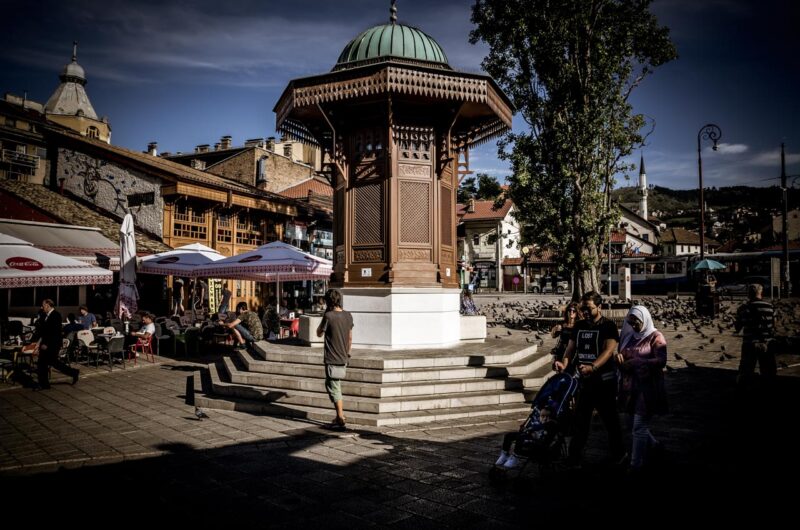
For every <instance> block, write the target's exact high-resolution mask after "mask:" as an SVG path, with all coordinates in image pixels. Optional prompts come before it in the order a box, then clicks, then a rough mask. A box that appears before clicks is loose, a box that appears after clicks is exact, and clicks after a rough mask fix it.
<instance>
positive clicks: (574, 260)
mask: <svg viewBox="0 0 800 530" xmlns="http://www.w3.org/2000/svg"><path fill="white" fill-rule="evenodd" d="M648 7H649V1H645V0H584V1H581V2H576V1H575V0H477V1H476V3H475V5H474V6H473V11H472V21H473V23H474V24H475V26H476V27H475V29H474V30H473V31H472V33H471V35H470V39H471V41H472V42H473V43H475V42H478V41H484V42H486V43H487V44H488V45H489V54H488V56H487V57H486V58H485V59H484V61H483V68H484V69H485V70H486V71H487V72H488V73H489V75H491V76H492V77H494V79H495V80H497V82H498V83H499V84H500V86H501V87H502V88H503V89H504V90H505V91H506V93H507V94H508V96H509V97H510V98H511V100H512V101H513V103H514V105H515V106H516V108H517V110H518V111H519V113H520V115H521V117H522V118H523V120H524V121H525V122H526V123H527V125H528V129H527V130H526V131H523V132H519V133H513V132H512V133H508V134H507V135H506V136H505V137H504V138H503V139H502V140H501V142H500V144H499V151H500V153H499V154H500V157H501V158H503V159H506V160H509V161H510V162H511V166H512V169H513V176H512V177H511V179H510V182H509V192H508V194H509V196H510V197H511V198H512V199H513V200H514V203H515V205H516V206H517V208H518V210H517V211H518V213H517V217H518V219H519V221H520V223H521V224H522V226H524V230H523V234H522V236H523V243H525V244H530V243H534V244H536V245H539V246H541V247H547V248H550V249H553V250H554V251H555V253H556V255H557V256H558V257H559V260H560V263H559V264H560V266H561V267H563V268H565V269H567V270H571V271H574V272H575V274H576V280H577V281H576V282H575V285H576V292H575V293H574V295H577V294H578V293H580V292H583V291H585V290H589V289H597V288H598V287H599V279H598V277H597V270H596V265H597V258H598V254H599V247H600V246H601V245H602V244H603V241H604V239H605V237H606V234H607V230H608V227H609V225H610V224H611V223H613V222H614V221H615V220H616V217H617V213H616V212H615V211H614V208H613V206H612V203H611V200H610V191H611V189H612V188H613V184H614V176H615V175H617V174H619V173H624V172H625V171H627V170H628V169H629V168H628V167H627V166H625V164H623V163H622V162H621V160H622V158H623V157H625V156H627V155H628V154H630V153H631V151H632V150H633V148H634V147H637V146H639V145H641V143H642V141H643V137H642V134H641V133H640V131H641V129H642V128H643V126H644V123H645V122H644V117H643V116H641V115H638V114H634V113H633V110H632V107H631V105H630V104H629V103H628V97H629V96H630V94H631V92H632V91H633V90H634V89H635V88H636V87H637V86H638V85H639V83H640V82H641V81H642V80H643V79H644V77H646V76H647V75H648V74H649V73H650V72H651V71H652V69H653V67H655V66H658V65H660V64H663V63H665V62H667V61H669V60H671V59H673V58H674V57H675V48H674V46H673V45H672V43H671V42H670V40H669V36H668V30H667V29H666V28H664V27H661V26H659V25H658V23H657V21H656V19H655V17H654V16H653V15H652V14H651V13H650V12H649V10H648Z"/></svg>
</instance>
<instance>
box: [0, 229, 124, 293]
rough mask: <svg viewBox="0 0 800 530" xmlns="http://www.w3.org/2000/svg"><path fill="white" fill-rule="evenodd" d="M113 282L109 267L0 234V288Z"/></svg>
mask: <svg viewBox="0 0 800 530" xmlns="http://www.w3.org/2000/svg"><path fill="white" fill-rule="evenodd" d="M113 281H114V275H113V274H112V272H111V271H109V270H106V269H101V268H100V267H95V266H93V265H89V264H88V263H84V262H82V261H78V260H76V259H72V258H68V257H66V256H61V255H59V254H54V253H52V252H47V251H46V250H42V249H39V248H36V247H34V246H33V244H32V243H29V242H27V241H23V240H22V239H17V238H16V237H12V236H9V235H6V234H0V289H14V288H17V287H49V286H64V285H99V284H109V283H112V282H113Z"/></svg>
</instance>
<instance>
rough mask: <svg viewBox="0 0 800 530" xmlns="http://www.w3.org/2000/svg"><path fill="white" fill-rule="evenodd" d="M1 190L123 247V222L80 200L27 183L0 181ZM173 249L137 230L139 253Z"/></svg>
mask: <svg viewBox="0 0 800 530" xmlns="http://www.w3.org/2000/svg"><path fill="white" fill-rule="evenodd" d="M0 189H2V190H4V191H6V192H8V193H9V194H11V195H14V196H15V197H17V198H18V199H19V200H20V201H22V202H25V203H27V204H29V205H30V207H31V208H34V209H36V210H40V211H42V212H45V213H46V214H47V215H48V216H50V217H52V218H54V219H56V220H58V221H59V222H62V223H66V224H69V225H78V226H93V227H96V228H99V229H100V231H101V232H102V234H103V235H104V236H105V237H107V238H108V239H110V240H111V241H112V242H114V243H115V244H117V245H119V227H120V224H121V221H120V220H119V219H114V218H112V217H110V216H106V215H103V214H101V213H99V212H96V211H94V210H92V209H91V208H89V207H87V206H86V205H84V204H82V203H79V202H78V201H76V200H74V199H71V198H69V197H66V196H64V195H60V194H58V193H56V192H54V191H51V190H49V189H47V188H46V187H44V186H40V185H38V184H27V183H23V182H17V181H13V180H3V179H0ZM166 250H171V249H170V247H168V246H167V245H165V244H164V243H162V242H161V241H159V240H158V239H156V238H154V237H151V236H149V235H147V234H144V233H142V232H141V231H136V251H137V253H139V254H155V253H157V252H164V251H166Z"/></svg>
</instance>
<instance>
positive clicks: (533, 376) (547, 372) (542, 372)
mask: <svg viewBox="0 0 800 530" xmlns="http://www.w3.org/2000/svg"><path fill="white" fill-rule="evenodd" d="M548 357H549V356H548ZM550 364H551V363H550V362H548V363H547V364H545V365H543V366H538V367H537V368H536V369H534V370H533V371H531V372H530V373H529V374H526V375H525V376H524V377H523V378H522V386H523V387H525V388H526V389H534V388H535V389H539V388H542V385H544V383H545V381H547V380H548V379H550V378H551V377H552V376H553V375H554V374H555V372H554V371H553V369H552V368H551V366H550Z"/></svg>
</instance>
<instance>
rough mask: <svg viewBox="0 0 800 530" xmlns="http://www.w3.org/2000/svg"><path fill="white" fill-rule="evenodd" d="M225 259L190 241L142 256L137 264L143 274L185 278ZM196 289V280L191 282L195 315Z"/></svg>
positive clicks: (211, 250)
mask: <svg viewBox="0 0 800 530" xmlns="http://www.w3.org/2000/svg"><path fill="white" fill-rule="evenodd" d="M221 259H225V256H223V255H222V254H220V253H219V252H217V251H216V250H214V249H213V248H210V247H207V246H205V245H201V244H200V243H192V244H191V245H184V246H182V247H178V248H176V249H173V250H169V251H167V252H161V253H159V254H153V255H151V256H145V257H143V258H142V260H141V263H140V265H139V272H140V273H143V274H162V275H165V276H166V275H175V276H184V277H187V278H198V277H199V276H200V274H198V270H199V269H200V267H202V266H203V265H208V264H210V263H214V262H215V261H219V260H221ZM196 289H197V282H193V283H192V295H191V296H192V298H191V301H192V302H191V305H192V316H193V317H194V316H195V307H194V295H195V290H196Z"/></svg>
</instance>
